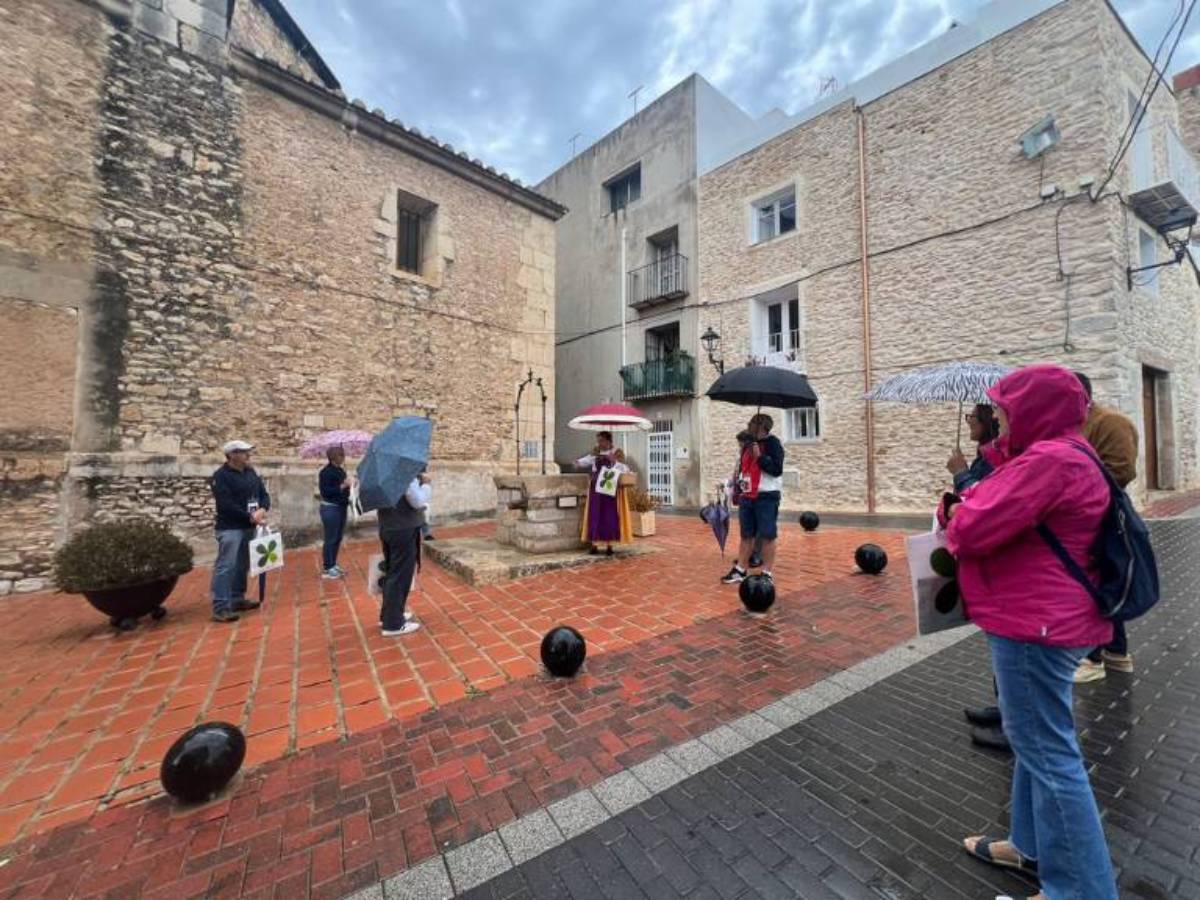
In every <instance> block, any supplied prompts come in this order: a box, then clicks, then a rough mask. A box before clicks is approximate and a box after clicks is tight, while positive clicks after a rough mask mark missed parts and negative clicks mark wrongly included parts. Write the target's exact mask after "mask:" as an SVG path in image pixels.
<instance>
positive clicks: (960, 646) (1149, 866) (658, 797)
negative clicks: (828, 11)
mask: <svg viewBox="0 0 1200 900" xmlns="http://www.w3.org/2000/svg"><path fill="white" fill-rule="evenodd" d="M1153 529H1154V531H1153V533H1154V537H1155V541H1156V544H1157V548H1158V553H1159V560H1160V565H1161V567H1162V570H1163V577H1164V589H1165V590H1164V600H1163V602H1161V603H1160V604H1159V606H1158V607H1157V608H1156V609H1155V610H1154V611H1152V613H1151V614H1149V615H1148V616H1146V617H1145V618H1144V619H1142V620H1140V621H1138V622H1136V623H1134V624H1133V626H1132V627H1131V629H1130V639H1131V647H1132V651H1133V653H1134V656H1135V661H1136V666H1137V671H1136V673H1135V674H1133V675H1122V674H1119V673H1110V674H1109V675H1108V677H1107V678H1106V679H1105V680H1104V681H1101V682H1097V683H1094V684H1090V685H1085V686H1081V687H1080V688H1079V689H1078V690H1077V692H1076V694H1077V696H1076V714H1077V721H1078V724H1079V727H1080V730H1081V735H1082V743H1083V747H1084V752H1085V755H1086V758H1087V761H1088V764H1089V766H1090V772H1091V777H1092V783H1093V785H1094V788H1095V791H1096V796H1097V799H1098V801H1099V803H1100V806H1101V809H1102V810H1103V814H1104V821H1105V829H1106V832H1107V834H1108V838H1109V843H1110V846H1111V849H1112V853H1113V857H1114V860H1115V862H1116V866H1117V870H1118V873H1119V881H1120V888H1121V896H1122V897H1138V898H1153V900H1160V898H1161V900H1166V898H1181V900H1182V898H1200V849H1198V848H1200V643H1198V642H1197V637H1200V634H1198V632H1200V520H1197V519H1190V520H1183V519H1177V520H1173V521H1162V522H1156V523H1155V524H1154V525H1153ZM990 690H991V681H990V677H989V675H988V671H987V650H986V644H985V643H984V639H983V636H982V635H980V634H975V635H973V636H972V637H970V638H968V639H967V640H964V641H962V642H961V643H957V644H955V645H953V646H951V647H948V648H947V649H944V650H942V651H940V652H938V653H936V654H934V655H932V656H930V657H929V658H927V659H926V660H924V661H922V662H918V663H916V664H914V665H912V666H910V667H908V668H906V669H904V670H903V671H901V672H899V673H898V674H895V675H892V676H890V677H887V678H885V679H884V680H882V681H879V682H878V683H876V684H874V685H872V686H870V687H866V688H865V689H863V690H860V691H858V692H856V693H854V694H853V696H850V697H848V698H846V699H844V700H842V701H840V702H838V703H836V704H834V705H833V706H830V707H828V708H826V709H824V710H822V711H819V712H816V713H815V714H813V715H811V716H809V717H807V718H805V719H804V720H803V721H801V722H799V723H798V724H795V725H793V726H791V727H788V728H785V729H784V730H782V731H781V732H780V733H778V734H776V735H774V736H772V737H769V738H767V739H765V740H762V741H761V742H759V743H756V744H754V745H753V746H751V747H749V748H748V749H745V750H743V751H742V752H740V753H737V754H735V755H732V756H730V757H728V758H726V759H725V760H724V761H721V762H717V763H716V764H714V765H712V766H710V767H708V768H706V769H704V770H703V771H700V772H699V773H698V774H695V775H693V776H691V777H689V778H687V779H686V780H683V781H681V782H679V783H677V784H675V785H674V786H672V787H669V788H667V789H666V790H663V791H661V792H659V793H657V794H655V795H653V796H651V797H649V798H648V799H645V800H644V801H643V802H641V803H638V804H637V805H635V806H633V807H632V808H629V809H626V810H624V811H622V812H620V813H619V814H617V815H614V816H611V817H605V820H604V821H603V822H601V823H599V824H596V825H595V826H594V827H593V828H591V829H590V830H588V831H586V832H585V833H582V834H579V835H578V836H574V837H571V838H570V839H569V840H566V841H565V842H561V843H559V845H558V846H556V847H554V848H553V849H551V850H549V851H548V852H545V853H542V854H541V855H539V856H536V857H534V858H532V859H529V860H527V861H524V862H522V863H521V864H520V865H518V866H517V867H516V868H512V869H509V870H508V871H505V872H504V873H503V874H500V875H498V876H497V877H495V878H493V879H492V880H490V881H486V882H485V883H483V884H481V885H479V886H476V887H474V888H472V889H470V890H467V891H466V892H465V893H462V896H464V897H470V898H473V900H484V898H497V900H500V898H504V900H516V898H535V897H536V898H550V897H563V898H572V900H592V898H596V900H599V898H611V900H633V898H641V897H649V898H655V900H657V898H670V897H688V898H694V900H701V898H703V900H709V898H743V897H746V898H749V897H804V898H846V900H858V898H888V900H900V898H977V900H978V898H988V900H990V898H992V897H994V896H996V895H997V894H1010V895H1012V896H1014V897H1024V896H1028V895H1030V894H1032V893H1034V890H1035V888H1034V887H1033V886H1032V885H1030V884H1027V883H1024V882H1023V881H1022V880H1021V879H1019V878H1017V877H1015V876H1010V875H1008V874H1005V873H1004V872H1001V871H1000V870H997V869H994V868H992V867H989V866H986V865H984V864H982V863H978V862H976V861H974V860H972V859H971V858H969V857H968V856H967V855H966V854H965V853H964V852H963V851H962V849H961V848H960V846H959V841H960V839H961V838H962V837H964V836H966V835H968V834H975V833H1003V832H1004V830H1005V824H1006V812H1005V807H1006V804H1007V800H1008V789H1009V776H1010V771H1011V763H1010V761H1009V759H1007V758H1006V757H1004V756H1002V755H999V754H996V753H993V752H991V751H987V750H982V749H979V748H976V747H973V746H972V745H971V743H970V741H969V739H968V735H967V727H966V724H965V722H964V720H963V718H962V707H963V706H964V705H965V704H971V705H975V704H983V703H986V702H987V701H988V699H989V697H988V695H989V693H990ZM501 837H502V838H503V841H502V843H503V845H504V846H503V848H501V852H504V851H505V850H507V851H508V853H509V858H510V859H512V858H519V857H518V855H517V851H518V849H519V846H520V845H519V842H518V841H515V840H510V839H509V838H508V837H507V835H505V834H504V832H501ZM468 862H471V861H465V860H455V859H454V858H450V859H449V860H448V875H449V876H451V878H453V880H454V886H465V885H466V884H469V883H470V881H469V876H470V874H471V871H472V869H471V866H470V865H467V863H468ZM476 862H477V863H478V862H480V861H476ZM493 865H495V862H494V861H493ZM440 876H441V873H439V872H438V871H437V870H436V869H430V870H428V872H427V874H426V880H427V883H428V884H430V885H431V886H432V887H433V892H432V893H426V894H424V896H426V897H431V896H436V895H438V893H448V892H449V889H450V888H451V886H452V885H451V882H450V880H449V879H443V878H441V877H440ZM412 883H413V882H412V881H411V880H408V881H406V880H405V879H404V878H403V877H401V878H398V879H396V880H395V881H394V882H392V883H390V884H389V883H385V884H384V885H383V886H382V889H375V890H374V891H372V892H364V893H363V894H361V895H360V897H362V898H363V900H365V898H367V897H369V896H386V897H388V898H394V897H401V896H409V894H408V893H406V887H407V886H409V885H411V884H412ZM413 896H415V895H413Z"/></svg>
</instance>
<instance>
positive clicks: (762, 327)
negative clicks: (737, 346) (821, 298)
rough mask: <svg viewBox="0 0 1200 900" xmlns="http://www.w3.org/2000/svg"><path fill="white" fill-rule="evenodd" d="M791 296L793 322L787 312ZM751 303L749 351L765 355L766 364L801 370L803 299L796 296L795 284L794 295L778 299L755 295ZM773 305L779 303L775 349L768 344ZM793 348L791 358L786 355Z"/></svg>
mask: <svg viewBox="0 0 1200 900" xmlns="http://www.w3.org/2000/svg"><path fill="white" fill-rule="evenodd" d="M792 299H795V301H796V321H795V322H793V321H792V315H791V304H792ZM753 304H754V306H753V315H754V322H753V323H752V324H751V345H752V346H751V349H750V355H751V356H754V357H756V358H758V359H765V360H766V363H767V365H773V366H788V367H794V368H797V369H799V370H803V369H804V368H805V347H804V300H803V298H801V297H800V291H799V287H797V290H796V297H795V298H789V299H780V300H764V299H760V298H755V299H754V301H753ZM775 305H779V306H781V307H782V309H781V310H780V326H781V328H782V331H781V332H780V335H779V349H778V350H775V349H773V348H772V345H771V330H770V329H771V314H770V308H771V307H772V306H775ZM793 332H794V333H795V334H796V346H795V347H792V334H793ZM793 352H794V353H795V354H796V359H795V362H793V361H791V360H789V359H788V357H789V356H790V355H791V354H792V353H793Z"/></svg>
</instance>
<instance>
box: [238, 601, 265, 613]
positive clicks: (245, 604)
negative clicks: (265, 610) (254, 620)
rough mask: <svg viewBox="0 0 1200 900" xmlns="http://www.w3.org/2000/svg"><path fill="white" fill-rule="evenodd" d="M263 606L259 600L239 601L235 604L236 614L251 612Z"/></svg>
mask: <svg viewBox="0 0 1200 900" xmlns="http://www.w3.org/2000/svg"><path fill="white" fill-rule="evenodd" d="M260 606H262V604H261V603H259V602H258V601H257V600H238V601H237V602H235V603H234V604H233V611H234V612H249V611H250V610H252V609H258V608H259V607H260Z"/></svg>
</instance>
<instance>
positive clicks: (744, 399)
mask: <svg viewBox="0 0 1200 900" xmlns="http://www.w3.org/2000/svg"><path fill="white" fill-rule="evenodd" d="M708 396H709V397H711V398H712V399H713V400H720V401H722V402H723V403H736V404H738V405H739V406H769V407H771V408H772V409H796V408H797V407H804V406H809V407H811V406H816V405H817V395H816V393H814V392H813V389H812V387H811V385H809V383H808V379H807V378H805V377H804V376H803V375H801V374H800V373H799V372H793V371H792V370H791V369H781V368H779V367H778V366H743V367H742V368H740V369H730V370H729V371H728V372H726V373H725V374H724V375H722V376H721V377H720V378H718V379H717V380H716V381H715V382H714V383H713V386H712V387H710V388H709V389H708Z"/></svg>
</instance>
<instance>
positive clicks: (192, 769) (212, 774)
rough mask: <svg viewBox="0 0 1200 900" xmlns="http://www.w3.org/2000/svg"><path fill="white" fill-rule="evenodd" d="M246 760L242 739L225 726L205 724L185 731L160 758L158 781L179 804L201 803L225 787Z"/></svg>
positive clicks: (234, 727) (237, 733) (231, 727)
mask: <svg viewBox="0 0 1200 900" xmlns="http://www.w3.org/2000/svg"><path fill="white" fill-rule="evenodd" d="M245 758H246V736H245V735H244V734H242V732H241V730H240V729H238V728H237V727H236V726H234V725H230V724H229V723H228V722H205V723H204V724H203V725H197V726H196V727H195V728H193V729H191V730H190V731H187V732H185V733H184V734H183V736H182V737H180V738H179V740H177V741H176V742H175V743H174V744H172V745H171V749H169V750H168V751H167V755H166V756H164V757H163V761H162V769H161V770H160V771H159V778H160V780H161V781H162V786H163V788H164V789H165V790H166V792H167V793H168V794H170V795H171V796H172V797H174V798H175V799H176V800H179V801H181V802H183V803H203V802H205V801H206V800H210V799H211V798H212V797H214V796H215V795H216V794H218V793H220V792H221V790H222V789H223V788H224V787H225V785H227V784H229V782H230V780H231V779H232V778H233V776H234V775H236V774H237V771H238V769H240V768H241V767H242V761H243V760H244V759H245Z"/></svg>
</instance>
